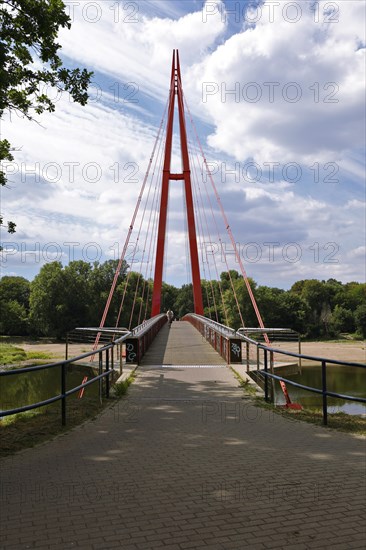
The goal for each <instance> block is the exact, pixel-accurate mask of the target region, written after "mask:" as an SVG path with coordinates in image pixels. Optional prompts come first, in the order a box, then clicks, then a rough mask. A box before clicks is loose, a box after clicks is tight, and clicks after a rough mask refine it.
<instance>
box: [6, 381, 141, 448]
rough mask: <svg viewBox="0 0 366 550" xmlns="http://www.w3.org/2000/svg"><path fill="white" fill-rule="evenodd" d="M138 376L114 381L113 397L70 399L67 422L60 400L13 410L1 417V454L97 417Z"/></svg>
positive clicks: (66, 430)
mask: <svg viewBox="0 0 366 550" xmlns="http://www.w3.org/2000/svg"><path fill="white" fill-rule="evenodd" d="M134 379H135V376H133V375H131V376H129V378H127V379H126V380H125V381H124V382H121V383H119V384H115V385H114V386H113V388H114V390H115V391H114V395H112V394H113V392H111V397H110V399H103V402H102V403H100V401H99V400H98V398H93V397H83V399H73V398H68V399H67V405H66V422H67V424H66V426H62V425H61V411H60V409H61V404H60V402H57V403H56V404H54V405H51V406H49V407H43V408H41V409H38V410H33V411H27V412H25V413H19V414H14V415H11V416H7V417H5V418H3V419H2V420H0V441H1V445H0V457H4V456H8V455H12V454H14V453H16V452H18V451H21V450H23V449H27V448H28V447H34V445H37V444H39V443H43V442H45V441H49V440H50V439H53V438H54V437H55V436H57V435H60V434H63V433H67V432H68V431H69V430H71V429H72V428H74V427H75V426H78V425H79V424H81V423H83V422H85V421H87V420H89V421H90V420H95V419H96V418H97V416H98V415H99V414H100V413H101V412H102V411H103V410H104V409H106V408H107V407H109V406H111V405H112V404H113V403H114V402H116V401H117V400H118V399H119V398H121V397H122V396H123V395H125V394H126V392H127V389H128V386H129V385H130V384H131V383H132V382H133V380H134Z"/></svg>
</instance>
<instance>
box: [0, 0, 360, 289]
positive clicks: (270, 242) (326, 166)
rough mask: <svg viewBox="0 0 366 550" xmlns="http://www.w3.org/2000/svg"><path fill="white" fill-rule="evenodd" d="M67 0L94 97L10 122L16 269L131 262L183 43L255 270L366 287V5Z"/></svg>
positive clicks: (12, 265) (68, 58) (190, 96)
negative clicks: (137, 209) (130, 240)
mask: <svg viewBox="0 0 366 550" xmlns="http://www.w3.org/2000/svg"><path fill="white" fill-rule="evenodd" d="M66 5H67V7H68V9H70V10H71V11H70V13H71V14H72V18H73V23H72V28H71V30H70V31H63V32H62V33H61V35H60V39H59V41H60V43H61V44H62V55H63V58H64V60H65V63H66V64H67V65H68V66H80V67H84V66H85V67H88V68H89V69H90V70H93V71H94V78H93V85H92V87H91V89H90V97H91V100H90V102H89V104H88V106H86V107H85V108H83V107H81V106H79V105H76V104H73V103H72V102H70V100H69V98H68V97H67V96H66V94H63V95H61V96H60V97H57V102H56V112H55V113H53V114H50V115H48V114H45V115H42V117H40V118H39V123H40V124H36V123H34V122H33V123H31V122H29V121H26V120H23V119H21V118H20V117H18V116H17V115H14V114H13V115H12V116H11V117H8V116H7V117H4V120H3V121H2V125H1V133H2V136H4V137H7V138H8V139H9V140H10V141H11V143H12V144H13V145H14V146H15V147H17V148H19V151H18V152H17V153H16V154H15V160H14V162H13V163H10V164H6V170H7V172H8V176H9V181H10V185H9V188H8V189H6V190H5V191H3V194H2V201H3V205H2V211H3V212H4V213H5V214H6V217H7V218H9V219H15V220H16V222H17V233H15V234H14V235H8V234H6V233H3V234H2V238H3V246H4V248H5V251H4V252H3V254H2V262H1V267H2V275H10V274H17V275H22V276H24V277H27V278H29V279H31V278H33V277H34V275H35V274H36V273H37V272H38V271H39V269H40V267H41V266H42V265H44V263H45V262H47V261H52V260H53V259H58V260H60V261H62V262H63V263H64V264H65V263H67V262H68V261H69V260H71V259H79V258H82V259H85V260H87V261H88V260H90V261H92V260H94V259H98V260H100V261H104V260H105V259H109V258H113V257H115V256H116V255H118V252H120V251H121V249H122V246H123V242H124V239H125V237H126V234H127V230H128V227H129V224H130V220H131V216H132V212H133V209H134V206H135V204H136V201H137V197H138V191H139V188H140V186H141V183H142V180H143V176H144V173H145V170H146V167H147V163H148V159H149V157H150V154H151V150H152V147H153V143H154V139H155V135H156V133H157V129H158V126H159V123H160V119H161V116H162V112H163V109H164V105H165V102H166V98H167V93H168V87H169V77H170V67H171V55H172V50H173V48H178V49H179V53H180V60H181V69H182V78H183V87H184V91H185V96H186V98H187V101H188V103H189V106H190V109H191V112H192V114H193V117H194V119H195V122H196V125H197V128H198V131H199V134H200V139H201V142H202V144H203V147H204V150H205V154H206V157H207V160H208V161H209V162H210V166H212V168H213V172H214V178H215V182H216V185H217V188H218V190H219V193H220V196H221V199H222V202H223V205H224V207H225V210H226V213H227V216H228V218H229V220H230V224H231V227H232V229H233V232H234V235H235V239H236V242H237V243H238V246H239V249H240V252H241V255H242V258H243V260H244V264H245V267H246V269H247V272H248V275H250V276H252V277H253V278H254V279H255V280H256V281H257V282H258V283H260V284H266V285H270V286H278V287H281V288H289V287H290V286H291V284H293V282H295V281H296V280H299V279H303V278H318V279H328V278H330V277H334V278H336V279H339V280H341V281H343V282H347V281H352V280H356V281H363V280H364V278H365V157H364V146H365V130H364V125H365V110H364V109H365V107H364V87H365V73H364V66H365V59H364V57H365V35H364V33H365V31H364V28H365V4H364V3H363V2H358V1H352V0H348V1H347V2H344V1H342V2H339V1H338V2H323V1H321V2H315V3H314V2H281V1H279V2H273V1H272V2H256V3H255V2H250V3H247V2H220V1H207V2H206V3H203V2H196V1H189V0H188V1H184V2H170V1H137V2H135V1H134V2H127V1H123V2H122V1H121V2H118V3H116V2H115V1H114V2H112V1H109V0H103V1H96V2H88V1H83V0H80V1H79V2H78V3H76V2H74V3H72V2H69V3H67V2H66ZM49 93H50V94H52V93H54V91H52V90H49ZM174 144H175V147H174V159H177V158H178V157H179V150H178V142H177V140H175V142H174ZM175 162H176V160H175ZM230 171H231V172H230ZM182 204H183V203H182V193H181V189H180V187H179V186H178V185H177V186H176V187H175V188H174V189H173V190H172V192H171V195H170V209H169V234H168V236H167V239H168V246H167V258H166V268H165V279H166V280H167V281H168V282H170V283H172V284H176V285H181V284H183V283H186V282H188V281H189V280H190V276H189V272H188V273H187V267H186V264H187V261H186V257H185V250H186V244H185V235H184V219H183V213H182ZM213 233H214V232H213ZM216 237H217V234H216ZM216 237H215V235H214V234H213V236H212V237H211V240H213V241H215V242H216V243H217V240H218V239H217V238H216ZM222 239H223V242H224V246H225V247H226V249H227V250H228V252H230V246H229V238H228V237H227V236H225V235H224V232H223V234H222ZM204 240H205V242H206V243H207V236H206V237H205V239H204ZM201 245H202V242H201ZM205 246H206V245H205ZM206 248H207V246H206ZM212 249H215V246H214V245H213V247H212ZM216 254H217V258H216V259H217V263H218V268H219V271H221V270H223V269H224V268H225V264H224V262H222V254H220V253H219V252H217V253H216ZM206 258H207V256H206ZM228 261H229V265H230V267H232V268H237V267H238V266H237V265H235V261H234V259H233V257H232V255H230V254H228ZM220 262H221V263H220Z"/></svg>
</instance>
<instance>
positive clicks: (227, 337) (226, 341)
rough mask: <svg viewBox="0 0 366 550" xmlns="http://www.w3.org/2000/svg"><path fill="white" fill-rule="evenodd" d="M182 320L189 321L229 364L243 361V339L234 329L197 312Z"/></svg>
mask: <svg viewBox="0 0 366 550" xmlns="http://www.w3.org/2000/svg"><path fill="white" fill-rule="evenodd" d="M182 320H183V321H189V322H190V323H191V324H192V325H193V326H194V327H195V328H196V329H197V330H198V331H199V332H200V333H201V334H202V336H203V337H204V338H205V339H206V340H207V342H209V344H211V346H212V347H213V348H214V349H215V350H216V351H217V352H218V353H219V354H220V355H221V357H222V358H223V359H225V361H226V362H227V363H228V364H231V363H241V362H242V353H241V339H240V337H238V334H237V333H236V332H235V330H234V329H232V328H230V327H226V326H225V325H222V324H220V323H217V322H216V321H213V320H212V319H207V317H203V316H202V315H197V314H196V313H188V314H187V315H185V316H184V317H183V319H182Z"/></svg>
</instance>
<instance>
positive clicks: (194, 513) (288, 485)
mask: <svg viewBox="0 0 366 550" xmlns="http://www.w3.org/2000/svg"><path fill="white" fill-rule="evenodd" d="M172 331H173V328H172ZM173 335H174V332H171V333H170V335H169V337H172V338H173ZM174 363H175V364H176V363H177V360H176V358H175V359H174ZM0 467H1V481H2V484H1V493H0V497H1V536H2V538H1V539H0V540H1V542H0V547H1V548H2V549H6V550H23V549H28V548H32V549H33V548H37V549H55V550H58V549H60V550H61V549H62V550H64V549H70V548H77V549H81V548H83V549H85V550H90V549H95V550H109V549H114V548H118V549H122V550H152V549H157V550H185V549H187V550H188V549H196V548H197V549H201V548H205V549H211V550H219V549H220V550H229V549H232V548H237V549H240V550H243V549H250V550H256V549H258V550H260V549H263V550H265V549H272V548H273V549H282V548H283V549H286V550H291V549H294V550H295V549H296V550H303V549H308V548H311V549H312V548H314V549H315V548H316V549H329V548H332V549H334V550H341V549H342V550H343V549H344V550H349V549H364V548H365V536H366V533H365V530H364V526H363V520H364V509H363V507H364V504H365V482H364V474H365V440H364V439H360V438H356V437H353V436H349V435H346V434H342V433H337V432H331V431H329V430H326V429H323V428H320V427H318V428H317V427H314V426H312V425H309V424H303V423H300V422H296V421H289V420H286V419H284V418H282V417H280V416H277V415H273V414H272V413H270V412H268V411H265V410H264V409H258V408H255V407H254V405H253V404H252V402H251V401H250V399H247V398H243V393H242V390H241V388H239V387H238V384H237V381H236V380H235V378H234V377H233V374H232V372H231V371H230V370H229V369H228V368H226V367H225V366H223V365H216V366H214V367H212V368H204V367H202V366H201V367H190V368H189V367H182V366H181V367H179V366H178V367H177V366H166V367H149V366H142V367H140V368H139V369H138V377H137V380H136V382H135V383H134V384H133V385H132V386H131V387H130V390H129V393H128V396H127V398H125V399H122V400H121V401H120V402H119V403H118V404H116V405H115V406H114V407H112V408H110V409H108V410H106V411H105V412H104V413H103V414H102V415H101V416H100V417H99V418H98V419H97V420H95V421H93V422H89V423H86V424H84V425H83V426H80V427H78V428H76V429H75V430H73V431H71V432H69V433H67V434H66V435H64V436H62V437H59V438H56V439H55V440H53V441H51V442H49V443H46V444H43V445H40V446H38V447H36V448H34V449H29V450H26V451H24V452H21V453H19V454H17V455H15V456H13V457H8V458H6V459H3V460H2V461H1V463H0Z"/></svg>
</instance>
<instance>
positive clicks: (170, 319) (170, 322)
mask: <svg viewBox="0 0 366 550" xmlns="http://www.w3.org/2000/svg"><path fill="white" fill-rule="evenodd" d="M166 316H167V319H168V323H169V328H170V327H171V326H172V322H173V319H174V313H173V312H172V310H171V309H168V311H167V312H166Z"/></svg>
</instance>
